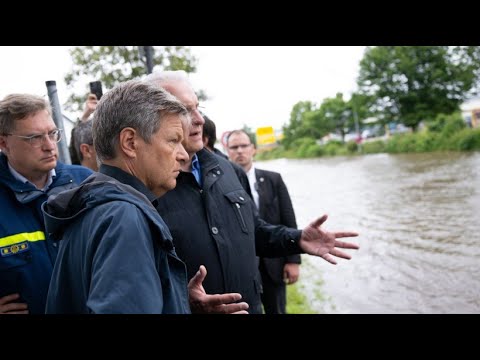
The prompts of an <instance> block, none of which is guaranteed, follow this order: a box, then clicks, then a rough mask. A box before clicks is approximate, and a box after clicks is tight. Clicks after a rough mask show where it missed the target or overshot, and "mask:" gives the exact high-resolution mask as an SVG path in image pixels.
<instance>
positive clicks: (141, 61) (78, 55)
mask: <svg viewBox="0 0 480 360" xmlns="http://www.w3.org/2000/svg"><path fill="white" fill-rule="evenodd" d="M139 48H141V47H139V46H81V47H75V48H73V49H71V50H70V55H71V57H72V62H73V66H72V70H71V72H70V73H68V74H67V75H66V76H65V83H66V84H67V89H68V90H69V91H70V93H71V95H70V97H69V98H68V100H67V103H66V108H67V109H68V110H71V111H79V109H81V108H82V107H83V103H84V102H85V99H86V95H87V93H88V87H87V86H86V85H87V84H88V82H90V81H95V80H100V81H102V84H103V87H104V89H110V88H112V87H113V86H115V85H116V84H118V83H120V82H123V81H127V80H130V79H134V78H138V77H140V76H141V75H144V74H146V64H145V63H146V59H145V57H144V56H143V55H142V54H141V53H140V51H139V50H140V49H139ZM196 64H197V59H196V58H195V57H194V56H193V55H192V54H191V52H190V49H189V48H188V47H184V46H154V47H153V65H154V67H155V66H157V67H160V68H161V69H162V70H185V71H186V72H195V71H196ZM203 96H204V95H203Z"/></svg>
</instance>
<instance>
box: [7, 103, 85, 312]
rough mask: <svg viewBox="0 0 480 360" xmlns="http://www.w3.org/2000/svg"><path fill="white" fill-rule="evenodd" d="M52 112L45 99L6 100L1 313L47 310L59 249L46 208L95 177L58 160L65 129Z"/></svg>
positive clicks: (77, 167) (81, 168)
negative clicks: (50, 231) (54, 197)
mask: <svg viewBox="0 0 480 360" xmlns="http://www.w3.org/2000/svg"><path fill="white" fill-rule="evenodd" d="M51 113H52V111H51V108H50V105H49V103H48V102H46V101H45V99H43V98H42V97H40V96H35V95H28V94H11V95H8V96H6V97H5V98H4V99H3V100H1V101H0V149H1V153H0V204H1V205H0V207H1V210H0V211H1V216H0V314H1V313H22V314H25V313H31V314H32V313H33V314H35V313H44V312H45V301H46V298H47V290H48V284H49V282H50V277H51V274H52V269H53V265H54V262H55V257H56V255H57V247H56V244H55V243H53V242H52V240H51V238H50V237H49V236H48V234H46V232H45V226H44V223H43V216H42V212H41V209H40V206H41V204H42V203H43V202H44V201H46V200H47V198H48V196H49V195H51V194H56V193H59V192H61V191H63V190H67V189H70V188H72V187H74V186H75V185H77V184H79V183H80V182H81V181H83V180H84V179H85V178H87V177H88V176H89V175H90V174H91V173H92V171H91V170H89V169H86V168H84V167H82V166H77V165H65V164H62V163H60V162H58V161H57V158H58V148H57V143H58V142H59V141H60V140H61V139H62V136H61V134H62V130H61V129H58V128H57V127H56V126H55V123H54V122H53V119H52V116H51Z"/></svg>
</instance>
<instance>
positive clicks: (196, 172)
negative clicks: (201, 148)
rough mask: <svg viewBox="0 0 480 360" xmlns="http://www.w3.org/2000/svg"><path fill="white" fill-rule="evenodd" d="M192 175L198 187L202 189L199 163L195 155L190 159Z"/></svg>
mask: <svg viewBox="0 0 480 360" xmlns="http://www.w3.org/2000/svg"><path fill="white" fill-rule="evenodd" d="M192 174H193V176H195V180H197V183H198V185H200V187H202V170H201V169H200V161H198V156H197V154H195V155H193V158H192Z"/></svg>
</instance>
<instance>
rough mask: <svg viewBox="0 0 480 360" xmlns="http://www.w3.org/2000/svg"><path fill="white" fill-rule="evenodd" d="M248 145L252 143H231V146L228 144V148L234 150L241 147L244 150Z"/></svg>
mask: <svg viewBox="0 0 480 360" xmlns="http://www.w3.org/2000/svg"><path fill="white" fill-rule="evenodd" d="M250 145H252V144H240V145H233V146H229V147H228V148H229V149H230V150H232V151H236V150H238V149H241V150H245V149H246V148H248V147H249V146H250Z"/></svg>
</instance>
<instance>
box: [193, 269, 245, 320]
mask: <svg viewBox="0 0 480 360" xmlns="http://www.w3.org/2000/svg"><path fill="white" fill-rule="evenodd" d="M206 276H207V269H206V268H205V266H203V265H201V266H200V268H199V269H198V271H197V273H196V274H195V276H194V277H193V278H192V279H191V280H190V281H189V283H188V297H189V300H190V308H191V310H192V313H194V314H248V311H247V309H248V304H247V303H246V302H241V303H236V302H235V301H238V300H240V299H241V298H242V295H240V294H238V293H229V294H221V295H220V294H217V295H208V294H207V293H206V292H205V289H204V288H203V285H202V283H203V280H204V279H205V277H206Z"/></svg>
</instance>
